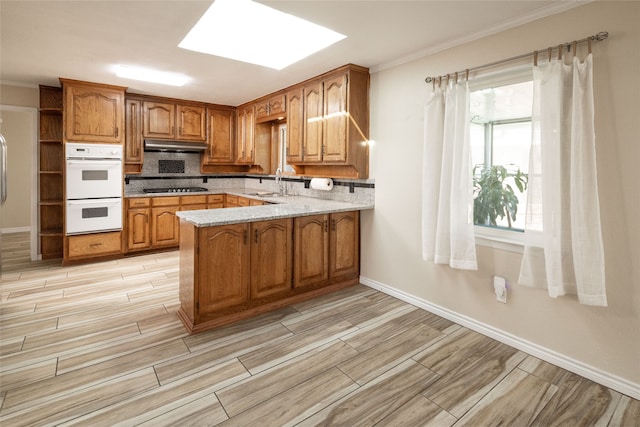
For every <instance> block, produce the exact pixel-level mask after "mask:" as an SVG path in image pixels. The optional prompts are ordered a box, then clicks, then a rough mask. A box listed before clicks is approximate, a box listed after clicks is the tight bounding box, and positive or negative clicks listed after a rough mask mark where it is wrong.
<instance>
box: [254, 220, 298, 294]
mask: <svg viewBox="0 0 640 427" xmlns="http://www.w3.org/2000/svg"><path fill="white" fill-rule="evenodd" d="M292 229H293V220H292V219H291V218H285V219H277V220H272V221H260V222H254V223H252V224H251V239H252V241H251V298H252V299H256V298H263V297H267V296H270V295H273V294H277V293H280V292H286V291H288V290H290V289H291V273H292V262H293V247H292V244H291V233H292Z"/></svg>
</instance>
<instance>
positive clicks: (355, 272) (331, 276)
mask: <svg viewBox="0 0 640 427" xmlns="http://www.w3.org/2000/svg"><path fill="white" fill-rule="evenodd" d="M244 197H248V198H253V199H256V200H260V201H263V202H266V203H268V204H265V205H262V206H250V207H239V208H227V209H208V210H191V211H181V212H178V213H177V216H178V217H179V218H180V309H179V310H178V316H179V317H180V320H181V321H182V322H183V324H184V325H185V327H186V328H187V330H188V331H189V333H196V332H201V331H204V330H207V329H211V328H214V327H217V326H220V325H223V324H227V323H231V322H234V321H236V320H240V319H243V318H247V317H251V316H254V315H257V314H260V313H264V312H267V311H271V310H275V309H277V308H280V307H283V306H286V305H289V304H293V303H296V302H299V301H303V300H306V299H310V298H313V297H316V296H318V295H322V294H325V293H329V292H332V291H335V290H338V289H342V288H344V287H348V286H352V285H355V284H357V283H358V278H359V274H360V263H359V255H360V225H359V211H360V210H365V209H372V208H373V206H372V205H370V204H367V203H351V202H342V201H334V200H324V199H316V198H311V197H301V196H277V195H275V196H273V195H272V196H271V197H269V196H267V197H261V196H259V195H258V194H255V193H254V194H252V193H251V192H248V193H246V194H245V195H244Z"/></svg>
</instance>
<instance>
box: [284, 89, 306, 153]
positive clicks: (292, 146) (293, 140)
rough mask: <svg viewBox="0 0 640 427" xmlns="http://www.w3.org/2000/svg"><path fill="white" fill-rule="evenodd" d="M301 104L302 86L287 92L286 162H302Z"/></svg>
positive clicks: (302, 114) (302, 103) (302, 129)
mask: <svg viewBox="0 0 640 427" xmlns="http://www.w3.org/2000/svg"><path fill="white" fill-rule="evenodd" d="M303 106H304V101H303V99H302V88H298V89H295V90H292V91H290V92H288V93H287V163H301V162H302V141H303V137H304V135H303V131H304V111H303Z"/></svg>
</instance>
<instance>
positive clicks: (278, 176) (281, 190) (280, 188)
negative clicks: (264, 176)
mask: <svg viewBox="0 0 640 427" xmlns="http://www.w3.org/2000/svg"><path fill="white" fill-rule="evenodd" d="M276 184H278V194H280V195H281V196H282V195H283V194H284V193H285V188H284V183H283V182H282V169H280V168H278V169H276Z"/></svg>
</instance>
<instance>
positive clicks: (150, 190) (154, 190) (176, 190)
mask: <svg viewBox="0 0 640 427" xmlns="http://www.w3.org/2000/svg"><path fill="white" fill-rule="evenodd" d="M142 191H143V192H145V193H197V192H199V191H209V190H207V189H206V188H203V187H174V188H145V189H143V190H142Z"/></svg>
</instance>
